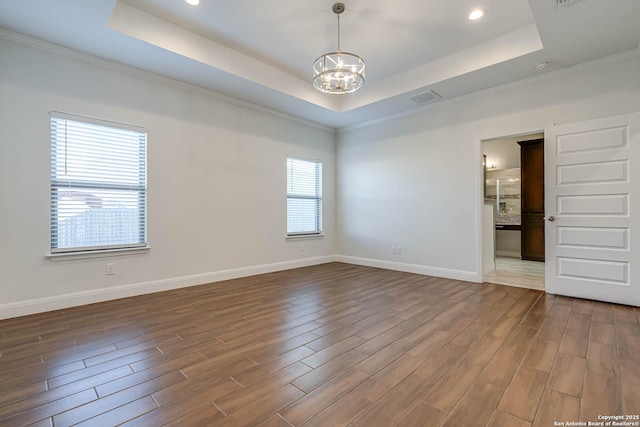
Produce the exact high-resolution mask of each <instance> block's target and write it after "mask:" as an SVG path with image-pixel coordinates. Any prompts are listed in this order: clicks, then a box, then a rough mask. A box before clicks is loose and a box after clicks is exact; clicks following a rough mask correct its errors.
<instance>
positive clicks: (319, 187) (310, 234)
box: [285, 155, 324, 239]
mask: <svg viewBox="0 0 640 427" xmlns="http://www.w3.org/2000/svg"><path fill="white" fill-rule="evenodd" d="M289 160H297V161H304V162H309V163H314V164H315V166H316V167H315V170H316V172H315V182H316V184H315V186H316V194H315V195H313V196H311V195H301V194H298V195H296V194H292V193H289V186H288V183H289ZM285 166H286V171H287V190H286V193H287V214H286V229H287V234H286V238H287V239H301V238H314V237H323V236H324V234H323V232H324V230H323V228H324V218H323V216H324V206H323V189H324V185H323V182H322V180H323V173H322V169H323V162H322V160H320V159H314V158H309V157H301V156H292V155H287V157H286V162H285ZM318 167H319V171H318ZM318 175H319V176H318ZM289 199H296V200H315V201H316V207H315V211H316V215H315V219H316V227H315V230H313V231H297V232H289V210H288V205H289Z"/></svg>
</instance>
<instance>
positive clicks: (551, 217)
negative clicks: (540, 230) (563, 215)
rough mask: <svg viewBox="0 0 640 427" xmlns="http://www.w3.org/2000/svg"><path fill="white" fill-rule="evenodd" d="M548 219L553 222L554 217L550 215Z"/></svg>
mask: <svg viewBox="0 0 640 427" xmlns="http://www.w3.org/2000/svg"><path fill="white" fill-rule="evenodd" d="M547 219H548V220H549V221H551V222H553V221H555V220H556V217H555V216H553V215H551V216H550V217H549V218H547Z"/></svg>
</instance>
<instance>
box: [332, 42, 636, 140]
mask: <svg viewBox="0 0 640 427" xmlns="http://www.w3.org/2000/svg"><path fill="white" fill-rule="evenodd" d="M636 58H640V48H636V49H632V50H628V51H625V52H621V53H616V54H614V55H610V56H606V57H604V58H598V59H594V60H592V61H588V62H583V63H581V64H577V65H573V66H571V67H567V68H562V69H559V70H554V71H550V72H548V73H545V74H541V75H537V76H532V77H527V78H525V79H522V80H518V81H515V82H510V83H505V84H503V85H500V86H494V87H491V88H488V89H483V90H479V91H476V92H471V93H467V94H464V95H460V96H456V97H453V98H449V99H444V100H442V101H438V102H435V103H432V104H428V105H424V106H421V107H417V108H413V109H410V110H407V111H402V112H399V113H396V114H391V115H388V116H385V117H381V118H378V119H374V120H369V121H366V122H362V123H358V124H355V125H352V126H345V127H342V128H339V129H337V130H336V133H337V134H338V135H339V134H341V133H346V132H350V131H353V130H357V129H362V128H366V127H369V126H372V125H376V124H380V123H386V122H390V121H393V120H396V119H400V118H403V117H408V116H412V115H414V114H420V113H422V112H424V111H427V110H432V109H435V108H440V107H444V106H446V105H450V104H459V103H462V102H467V101H470V100H474V99H479V98H483V97H486V96H490V95H495V94H498V93H502V92H507V91H510V90H513V89H517V88H521V87H526V86H530V85H533V84H536V83H539V82H544V81H548V80H554V79H556V78H560V77H564V76H567V75H571V74H575V73H579V72H582V71H587V70H593V69H596V68H600V67H603V66H606V65H611V64H617V63H620V62H624V61H628V60H632V59H636Z"/></svg>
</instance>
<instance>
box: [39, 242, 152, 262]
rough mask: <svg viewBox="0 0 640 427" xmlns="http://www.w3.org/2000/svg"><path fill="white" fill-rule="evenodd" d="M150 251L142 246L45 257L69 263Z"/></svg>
mask: <svg viewBox="0 0 640 427" xmlns="http://www.w3.org/2000/svg"><path fill="white" fill-rule="evenodd" d="M150 249H151V247H150V246H143V247H139V248H119V249H105V250H101V251H84V252H82V251H79V252H60V253H51V252H49V253H48V254H46V255H45V258H48V259H49V260H50V261H71V260H77V259H92V258H106V257H114V256H124V255H137V254H143V253H148V252H149V250H150Z"/></svg>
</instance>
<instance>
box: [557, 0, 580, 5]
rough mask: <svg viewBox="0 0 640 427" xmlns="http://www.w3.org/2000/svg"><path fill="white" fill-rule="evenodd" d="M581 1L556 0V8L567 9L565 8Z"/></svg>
mask: <svg viewBox="0 0 640 427" xmlns="http://www.w3.org/2000/svg"><path fill="white" fill-rule="evenodd" d="M581 1H583V0H556V6H557V7H567V6H573V5H575V4H576V3H580V2H581Z"/></svg>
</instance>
